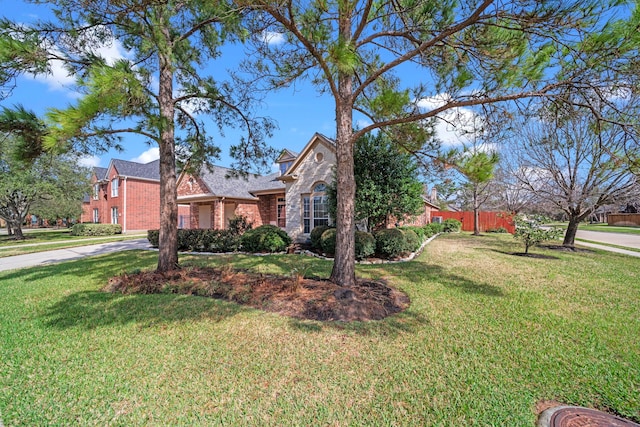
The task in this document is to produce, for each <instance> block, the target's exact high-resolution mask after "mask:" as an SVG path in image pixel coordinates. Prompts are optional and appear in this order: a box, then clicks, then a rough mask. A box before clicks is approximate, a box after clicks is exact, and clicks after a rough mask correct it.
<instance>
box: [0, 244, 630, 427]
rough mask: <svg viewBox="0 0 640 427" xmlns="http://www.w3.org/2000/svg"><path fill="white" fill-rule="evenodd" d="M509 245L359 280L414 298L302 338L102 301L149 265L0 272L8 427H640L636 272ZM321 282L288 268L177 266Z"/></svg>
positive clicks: (193, 312) (189, 303)
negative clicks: (602, 416) (617, 417)
mask: <svg viewBox="0 0 640 427" xmlns="http://www.w3.org/2000/svg"><path fill="white" fill-rule="evenodd" d="M521 251H522V245H521V244H520V243H519V242H516V241H514V240H513V238H512V237H511V236H502V235H491V236H482V237H476V238H474V237H472V236H468V235H447V236H441V237H439V238H437V239H436V240H435V241H433V242H432V243H431V244H430V245H429V246H428V247H427V248H426V250H425V252H424V253H423V254H422V255H421V256H420V257H419V258H418V259H417V260H416V261H413V262H409V263H404V264H389V265H369V266H360V267H358V273H359V275H361V276H367V277H373V278H384V279H386V280H388V281H389V283H390V284H392V285H394V286H396V287H398V288H401V289H403V290H404V291H405V292H407V293H408V295H409V296H410V298H411V306H410V307H409V309H408V310H406V311H405V312H403V313H401V314H399V315H396V316H392V317H390V318H387V319H386V320H384V321H380V322H367V323H352V324H344V323H320V322H312V321H300V320H295V319H290V318H286V317H282V316H278V315H276V314H272V313H267V312H262V311H260V310H255V309H249V308H246V307H242V306H239V305H236V304H233V303H228V302H224V301H217V300H212V299H206V298H200V297H190V296H176V295H132V296H123V295H114V294H105V293H103V292H100V288H101V287H102V286H104V285H105V284H106V282H107V280H108V278H109V277H111V276H112V275H114V274H118V273H120V272H122V271H133V270H134V269H139V268H142V269H144V268H153V266H154V265H155V262H156V257H157V254H155V253H151V252H143V251H136V252H125V253H120V254H113V255H108V256H101V257H95V258H89V259H85V260H80V261H73V262H69V263H65V264H58V265H52V266H48V267H39V268H32V269H25V270H17V271H12V272H5V273H0V301H2V304H0V324H1V325H2V328H0V372H2V374H1V375H0V396H1V397H0V413H1V414H2V415H1V417H2V419H3V421H4V423H5V425H44V424H52V425H69V424H71V425H86V424H99V425H126V426H129V425H186V424H190V425H340V426H342V425H345V426H346V425H376V426H377V425H445V426H461V425H478V426H487V425H496V426H499V425H504V426H532V425H534V423H535V418H536V414H535V405H536V402H538V401H540V400H557V401H560V402H563V403H567V404H576V405H582V406H588V407H596V408H599V409H608V410H610V411H613V412H616V413H619V414H621V415H623V416H626V417H630V418H633V419H634V420H635V421H636V422H637V421H640V393H638V390H640V343H639V341H638V335H639V333H640V270H639V269H638V264H637V259H635V258H631V257H626V256H622V255H617V254H613V253H606V252H600V251H595V252H593V253H555V252H550V251H547V250H542V249H539V248H534V249H532V251H533V252H536V253H544V254H546V255H552V256H555V257H556V258H555V259H533V258H525V257H519V256H513V255H511V253H512V252H521ZM182 261H183V262H192V263H202V264H210V265H213V264H217V265H221V264H227V263H231V264H233V265H234V266H235V267H239V268H249V269H253V270H259V271H263V272H265V273H266V272H280V273H288V272H289V271H291V269H292V268H294V267H296V268H301V267H304V268H306V269H307V270H308V272H309V274H317V275H324V276H326V275H327V274H328V273H329V271H330V268H331V264H330V263H329V262H327V261H322V260H317V259H312V258H304V257H301V256H295V255H286V256H285V255H282V256H265V257H250V256H233V257H228V256H227V257H199V256H188V257H183V259H182Z"/></svg>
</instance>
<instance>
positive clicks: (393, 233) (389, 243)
mask: <svg viewBox="0 0 640 427" xmlns="http://www.w3.org/2000/svg"><path fill="white" fill-rule="evenodd" d="M374 237H375V239H376V252H377V254H378V255H380V256H381V257H382V258H397V257H399V256H400V255H402V254H403V253H405V252H407V242H406V239H405V236H404V233H403V232H402V230H400V229H398V228H385V229H382V230H378V231H376V233H375V234H374Z"/></svg>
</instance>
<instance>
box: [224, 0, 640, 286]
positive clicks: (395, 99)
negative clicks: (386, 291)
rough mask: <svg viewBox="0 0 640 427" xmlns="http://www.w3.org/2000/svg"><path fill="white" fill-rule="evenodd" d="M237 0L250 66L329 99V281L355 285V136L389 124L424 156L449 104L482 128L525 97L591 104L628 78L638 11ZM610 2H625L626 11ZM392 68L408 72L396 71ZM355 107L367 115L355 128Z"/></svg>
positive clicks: (585, 5) (603, 6)
mask: <svg viewBox="0 0 640 427" xmlns="http://www.w3.org/2000/svg"><path fill="white" fill-rule="evenodd" d="M236 3H237V4H239V5H242V6H246V7H251V8H253V10H255V11H256V13H255V14H253V15H251V16H252V19H253V22H252V24H253V25H252V29H253V34H254V35H255V38H254V40H255V42H256V53H257V54H259V55H258V57H259V59H258V60H257V61H253V62H252V65H251V69H253V70H255V71H256V73H257V74H258V75H259V76H262V77H266V79H265V80H266V82H267V83H268V84H269V85H270V86H271V87H274V88H279V87H283V86H287V85H291V84H294V83H295V82H297V81H299V80H300V79H309V80H310V81H312V82H313V83H314V84H316V86H317V88H318V90H319V91H320V92H322V93H329V94H331V96H332V97H333V99H334V100H335V106H336V107H335V110H336V148H337V150H336V151H337V178H336V182H337V188H338V192H337V203H338V212H337V214H336V225H337V236H336V241H337V243H336V254H335V261H334V266H333V270H332V273H331V279H332V280H333V281H334V282H336V283H339V284H342V285H344V286H350V285H352V284H353V283H355V269H354V261H355V255H354V237H353V236H354V216H355V205H354V202H353V200H354V198H355V178H354V170H353V164H354V152H353V146H354V144H355V141H356V140H357V139H358V138H359V137H361V136H362V135H365V134H367V133H369V132H371V131H373V130H375V129H379V128H386V129H387V130H388V131H389V132H393V133H394V134H395V135H396V136H399V135H402V137H401V138H398V139H400V140H402V141H404V145H405V148H406V149H407V150H408V151H411V152H414V153H416V154H417V155H426V156H429V155H432V149H433V147H434V139H433V138H432V137H433V132H434V126H435V125H436V124H437V121H438V120H441V121H447V122H450V123H451V122H452V121H455V120H456V118H452V117H451V114H453V115H457V116H458V118H459V117H461V116H463V115H464V113H465V112H466V111H471V112H472V113H473V114H475V115H482V116H483V117H484V118H486V120H487V121H486V125H487V128H500V127H501V126H506V125H508V124H509V120H510V117H511V116H510V115H509V111H508V110H509V109H515V108H517V107H518V106H523V107H524V108H522V109H521V111H526V106H524V105H522V104H524V103H525V102H530V101H531V100H534V99H539V98H543V97H547V98H550V99H553V100H554V101H555V102H557V103H560V104H562V103H566V102H571V103H580V104H584V105H592V101H593V100H594V99H597V98H604V99H606V98H607V96H608V94H610V93H611V88H613V87H616V88H620V87H622V86H624V87H628V88H632V87H635V86H634V85H635V83H634V81H633V79H634V78H635V77H636V74H634V72H632V68H630V64H631V63H632V62H637V56H638V55H637V53H638V52H637V49H638V46H640V44H638V43H637V41H638V35H637V24H638V20H639V19H640V16H639V14H638V11H637V10H635V11H631V10H630V9H629V8H628V6H626V5H622V6H620V5H614V6H611V5H610V4H608V3H604V2H600V1H587V2H584V1H563V2H539V1H534V0H525V1H506V2H499V3H497V2H492V1H490V0H487V1H482V2H475V1H462V2H450V1H443V2H430V1H428V2H418V1H412V0H408V1H382V2H375V1H373V0H361V1H349V0H336V1H312V2H305V1H299V0H284V1H277V2H276V1H271V0H237V1H236ZM616 7H620V8H622V9H623V11H624V13H623V15H624V16H625V18H624V19H620V18H618V15H616V13H615V10H614V8H616ZM632 12H633V13H632ZM629 16H630V18H629ZM627 18H628V19H627ZM634 30H635V31H636V34H633V33H632V32H633V31H634ZM274 33H275V34H281V35H282V36H283V37H284V39H285V42H284V43H281V44H277V43H269V40H271V39H272V38H270V37H267V36H268V35H269V34H274ZM627 36H629V37H630V38H631V39H632V40H633V41H635V42H636V43H635V44H634V42H629V41H628V38H627ZM400 69H403V70H405V71H406V70H409V71H410V72H411V74H412V75H413V76H415V79H413V80H412V81H407V80H406V79H405V80H401V79H400V77H399V70H400ZM405 75H406V74H405ZM622 76H624V77H622ZM568 94H571V95H572V97H568V96H567V95H568ZM465 109H466V110H465ZM593 111H594V112H596V113H597V110H596V109H595V108H594V110H593ZM354 113H357V114H359V115H361V116H362V117H364V118H365V119H366V120H368V121H369V124H367V125H365V126H362V128H361V129H359V130H355V131H354V130H353V129H354V127H353V119H354ZM498 113H502V114H498ZM625 118H626V117H622V116H620V117H618V118H617V119H616V120H620V121H624V119H625ZM602 119H603V120H605V119H606V118H604V117H602Z"/></svg>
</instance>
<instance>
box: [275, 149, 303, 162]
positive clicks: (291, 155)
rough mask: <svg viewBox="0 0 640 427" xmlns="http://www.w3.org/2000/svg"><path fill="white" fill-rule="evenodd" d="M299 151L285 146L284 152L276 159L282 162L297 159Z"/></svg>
mask: <svg viewBox="0 0 640 427" xmlns="http://www.w3.org/2000/svg"><path fill="white" fill-rule="evenodd" d="M298 154H299V153H296V152H295V151H292V150H289V149H288V148H285V149H283V150H282V152H281V153H280V155H279V156H278V158H277V159H276V163H281V162H288V161H291V160H295V159H296V157H298Z"/></svg>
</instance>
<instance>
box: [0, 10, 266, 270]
mask: <svg viewBox="0 0 640 427" xmlns="http://www.w3.org/2000/svg"><path fill="white" fill-rule="evenodd" d="M49 3H51V5H52V8H53V9H54V11H55V15H56V18H57V20H56V21H54V22H40V23H38V24H36V25H34V26H32V27H26V26H24V25H22V24H20V23H13V22H9V21H6V20H4V21H2V22H0V28H2V31H3V36H2V39H3V43H14V44H15V43H18V44H19V43H21V42H23V41H29V42H30V44H29V45H28V46H26V47H25V49H22V50H18V51H17V52H16V53H15V54H13V55H11V56H10V57H0V60H2V61H3V64H2V66H3V70H6V72H5V75H4V76H3V78H4V80H5V81H6V80H7V78H10V77H11V76H13V75H15V74H17V73H33V72H34V70H38V71H40V70H41V68H40V67H41V66H42V64H43V59H44V64H47V62H46V61H47V60H51V59H57V60H62V61H63V62H64V64H65V67H67V69H68V70H69V72H70V73H73V74H74V75H75V76H76V77H77V83H78V87H79V89H80V90H81V91H83V93H84V95H83V96H82V97H81V98H80V99H79V100H78V102H77V103H76V104H75V105H71V106H69V107H68V108H66V109H54V110H51V111H50V112H49V113H48V120H49V122H50V125H51V129H50V132H49V133H48V135H47V136H46V138H45V146H46V147H47V148H48V149H52V148H57V149H60V150H66V149H68V148H69V147H70V146H72V147H74V148H75V149H81V150H83V151H89V152H95V151H96V150H98V151H100V150H105V149H107V148H110V147H120V144H121V139H120V138H121V135H122V134H123V133H134V134H138V135H141V136H143V137H144V138H146V139H148V140H149V141H152V142H155V143H157V144H158V146H159V152H160V187H161V189H160V194H161V196H160V198H161V201H160V206H161V207H160V209H161V212H160V216H161V221H160V223H161V227H160V256H159V260H158V270H159V271H167V270H171V269H174V268H176V267H177V263H178V254H177V201H176V198H177V195H176V194H177V193H176V163H177V160H183V161H185V160H187V159H188V163H189V165H190V167H193V168H196V167H198V166H200V165H202V164H204V163H206V162H207V161H208V160H210V159H211V158H215V157H216V156H217V155H218V153H219V151H220V147H219V146H218V145H217V144H216V143H215V141H214V140H213V138H212V137H211V136H210V134H209V133H207V132H206V126H205V123H204V118H205V117H206V118H207V119H208V120H211V121H212V122H213V123H215V124H217V126H218V127H219V129H220V130H221V131H223V130H224V128H226V127H228V126H236V127H238V128H240V129H242V130H243V131H244V134H245V137H243V138H241V140H240V141H238V142H237V144H234V145H233V146H232V147H230V151H231V155H232V156H233V157H234V158H235V159H236V164H235V165H234V166H236V167H237V168H238V169H239V170H247V169H249V168H251V167H254V166H256V165H260V164H262V165H264V166H266V165H268V163H269V162H268V158H269V156H270V155H271V154H272V152H271V151H270V150H269V149H268V148H267V147H266V146H265V144H264V140H265V138H266V137H267V136H269V135H270V134H271V129H272V126H273V124H272V122H271V121H270V120H268V119H265V118H261V117H259V116H257V115H255V114H254V110H253V109H252V108H253V104H252V102H253V100H254V93H253V92H252V90H251V88H250V87H248V86H245V85H236V84H234V83H233V82H232V81H225V80H220V79H217V78H216V76H214V75H212V73H211V72H210V71H208V69H206V67H205V66H206V65H207V64H208V63H209V62H211V61H213V60H214V59H216V58H217V57H218V56H219V55H220V46H221V45H222V44H223V43H225V42H234V41H238V40H242V39H243V38H245V37H246V36H247V32H246V30H245V29H244V28H243V27H242V25H241V18H242V14H241V13H240V10H239V9H238V8H236V7H235V5H234V4H233V3H230V2H226V1H215V2H207V1H201V0H189V1H174V0H167V1H160V2H158V1H151V0H145V1H139V0H135V1H134V0H124V1H118V2H110V1H107V2H105V1H101V0H89V1H85V0H54V1H51V2H49ZM110 43H120V44H121V45H122V47H123V49H124V50H126V52H127V57H126V58H121V59H118V60H115V61H107V60H106V59H105V58H102V57H100V56H99V55H98V54H97V53H96V52H97V49H98V48H99V47H101V46H104V45H108V44H110ZM34 46H35V51H32V49H33V48H34ZM27 47H28V48H29V49H27ZM177 154H181V156H180V155H177ZM261 162H262V163H261Z"/></svg>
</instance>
